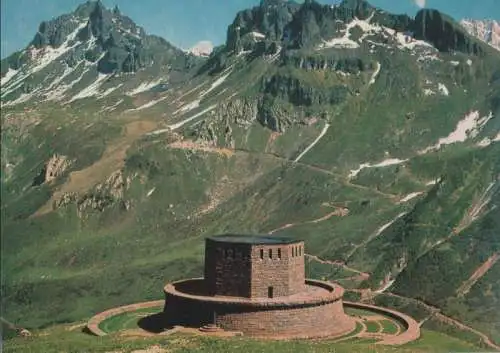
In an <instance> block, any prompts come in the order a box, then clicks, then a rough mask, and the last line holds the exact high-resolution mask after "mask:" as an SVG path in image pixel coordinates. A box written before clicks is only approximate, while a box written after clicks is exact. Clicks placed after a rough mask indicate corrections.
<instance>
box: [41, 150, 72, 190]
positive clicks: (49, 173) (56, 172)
mask: <svg viewBox="0 0 500 353" xmlns="http://www.w3.org/2000/svg"><path fill="white" fill-rule="evenodd" d="M71 164H72V161H71V160H69V159H68V157H66V156H61V155H57V154H55V155H53V156H52V158H50V159H49V161H48V162H47V163H46V164H45V182H46V183H50V182H52V181H53V180H55V179H57V178H58V177H60V176H61V175H63V174H64V172H65V171H66V170H67V169H68V168H69V167H70V166H71Z"/></svg>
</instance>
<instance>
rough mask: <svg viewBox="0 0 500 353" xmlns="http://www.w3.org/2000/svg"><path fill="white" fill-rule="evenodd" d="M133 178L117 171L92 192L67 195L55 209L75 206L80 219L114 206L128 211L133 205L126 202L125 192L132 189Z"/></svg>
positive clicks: (55, 204) (58, 201)
mask: <svg viewBox="0 0 500 353" xmlns="http://www.w3.org/2000/svg"><path fill="white" fill-rule="evenodd" d="M132 179H133V178H132V177H130V176H129V177H125V176H124V175H123V173H122V171H116V172H114V173H113V174H111V175H110V176H109V177H108V179H107V180H106V181H105V182H103V183H101V184H98V185H96V186H95V187H94V188H93V189H92V190H90V191H88V192H86V193H84V194H83V195H80V194H78V193H74V192H72V193H65V194H63V196H62V197H61V198H59V199H58V200H56V201H55V202H54V209H58V208H63V207H67V206H69V205H71V204H75V205H76V207H77V212H78V215H79V217H80V218H85V217H86V215H87V214H88V213H90V212H96V211H97V212H103V211H104V210H105V209H107V208H109V207H112V206H114V205H117V204H118V205H119V207H120V208H121V209H123V210H124V211H128V210H129V209H130V207H131V203H130V201H128V200H125V195H124V193H125V191H126V190H127V189H128V188H129V187H130V184H131V182H132Z"/></svg>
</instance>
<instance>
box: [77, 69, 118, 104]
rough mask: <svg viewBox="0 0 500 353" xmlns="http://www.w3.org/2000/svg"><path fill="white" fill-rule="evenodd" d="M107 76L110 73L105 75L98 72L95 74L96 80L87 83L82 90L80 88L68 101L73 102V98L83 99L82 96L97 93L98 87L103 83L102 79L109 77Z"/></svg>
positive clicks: (85, 96)
mask: <svg viewBox="0 0 500 353" xmlns="http://www.w3.org/2000/svg"><path fill="white" fill-rule="evenodd" d="M109 76H110V75H105V74H101V73H99V74H98V75H97V78H96V80H95V81H94V82H93V83H92V84H90V85H88V86H87V87H85V88H84V89H83V90H81V91H80V92H79V93H77V94H76V95H75V96H73V98H71V99H70V100H69V102H68V103H71V102H74V101H75V100H78V99H83V98H88V97H92V96H97V95H99V88H100V87H101V85H102V84H103V83H104V81H105V80H106V79H107V78H109Z"/></svg>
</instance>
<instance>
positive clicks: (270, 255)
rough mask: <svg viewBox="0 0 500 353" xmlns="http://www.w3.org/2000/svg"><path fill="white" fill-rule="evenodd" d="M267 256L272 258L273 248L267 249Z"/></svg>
mask: <svg viewBox="0 0 500 353" xmlns="http://www.w3.org/2000/svg"><path fill="white" fill-rule="evenodd" d="M269 258H270V259H272V258H273V249H269Z"/></svg>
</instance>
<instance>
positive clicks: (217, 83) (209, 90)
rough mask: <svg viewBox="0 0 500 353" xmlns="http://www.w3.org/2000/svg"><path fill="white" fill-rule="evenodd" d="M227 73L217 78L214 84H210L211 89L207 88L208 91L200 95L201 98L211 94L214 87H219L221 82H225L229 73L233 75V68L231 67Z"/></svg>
mask: <svg viewBox="0 0 500 353" xmlns="http://www.w3.org/2000/svg"><path fill="white" fill-rule="evenodd" d="M226 71H227V73H225V74H223V75H222V76H221V77H219V78H218V79H217V80H215V81H214V82H213V83H212V85H211V86H210V88H209V89H207V90H206V91H204V92H203V93H202V94H201V95H200V99H202V98H203V97H205V96H206V95H207V94H209V93H210V92H212V91H213V90H214V89H216V88H217V87H219V86H220V85H221V84H223V83H224V81H225V80H226V79H227V78H228V77H229V75H231V72H232V68H229V69H228V70H226Z"/></svg>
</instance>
